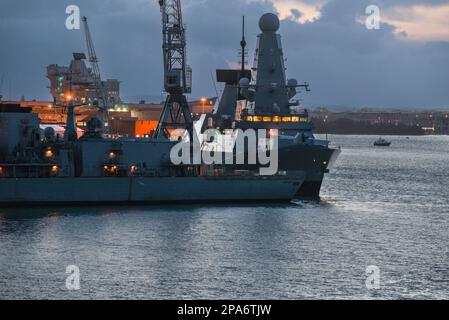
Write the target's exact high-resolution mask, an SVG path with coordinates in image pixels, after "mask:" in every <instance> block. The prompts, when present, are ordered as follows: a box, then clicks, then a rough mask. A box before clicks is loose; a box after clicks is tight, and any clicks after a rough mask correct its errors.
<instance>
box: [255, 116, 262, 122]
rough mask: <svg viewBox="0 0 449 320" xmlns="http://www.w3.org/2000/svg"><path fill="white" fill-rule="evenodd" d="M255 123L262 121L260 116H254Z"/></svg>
mask: <svg viewBox="0 0 449 320" xmlns="http://www.w3.org/2000/svg"><path fill="white" fill-rule="evenodd" d="M253 119H254V122H260V121H262V117H259V116H254V118H253Z"/></svg>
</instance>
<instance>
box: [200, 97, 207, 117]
mask: <svg viewBox="0 0 449 320" xmlns="http://www.w3.org/2000/svg"><path fill="white" fill-rule="evenodd" d="M200 101H201V103H202V106H203V114H204V104H205V103H206V102H207V99H206V98H201V100H200Z"/></svg>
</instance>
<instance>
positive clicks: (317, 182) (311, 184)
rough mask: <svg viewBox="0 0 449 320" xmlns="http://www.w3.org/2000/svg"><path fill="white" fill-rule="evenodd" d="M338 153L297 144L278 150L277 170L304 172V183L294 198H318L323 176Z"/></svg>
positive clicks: (325, 148) (322, 147)
mask: <svg viewBox="0 0 449 320" xmlns="http://www.w3.org/2000/svg"><path fill="white" fill-rule="evenodd" d="M340 153H341V150H340V149H331V148H328V147H324V146H320V145H301V144H298V145H292V146H289V147H285V148H280V149H279V169H280V170H287V171H288V170H300V171H304V172H306V178H305V181H304V183H303V184H302V185H301V187H300V188H299V189H298V191H297V193H296V197H299V198H319V196H320V191H321V186H322V183H323V180H324V175H325V174H326V173H327V172H329V170H330V168H332V166H333V164H334V163H335V161H336V159H337V158H338V156H339V155H340Z"/></svg>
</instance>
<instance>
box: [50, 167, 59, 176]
mask: <svg viewBox="0 0 449 320" xmlns="http://www.w3.org/2000/svg"><path fill="white" fill-rule="evenodd" d="M58 172H59V167H58V166H53V167H51V173H53V174H57V173H58Z"/></svg>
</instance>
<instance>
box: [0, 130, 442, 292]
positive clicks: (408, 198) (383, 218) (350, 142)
mask: <svg viewBox="0 0 449 320" xmlns="http://www.w3.org/2000/svg"><path fill="white" fill-rule="evenodd" d="M376 138H378V137H359V136H335V137H333V140H334V142H335V143H336V144H337V145H342V146H343V153H342V155H341V157H340V158H339V159H338V161H337V163H336V166H335V168H334V170H333V173H332V174H331V175H329V176H328V177H327V178H326V181H325V184H324V186H323V192H322V199H321V200H320V201H300V200H296V201H294V203H292V204H288V205H257V206H249V205H248V206H241V205H236V206H181V207H180V206H154V207H132V208H129V207H116V208H105V207H99V208H90V207H89V208H30V209H26V208H17V209H0V243H1V244H2V245H1V246H0V298H41V299H47V298H50V299H54V298H115V299H128V298H161V299H164V298H212V299H214V298H248V299H254V298H258V299H260V298H275V299H282V298H286V299H295V298H306V299H313V298H327V299H333V298H342V299H348V298H361V299H373V298H374V299H393V298H404V299H414V298H424V299H435V298H449V291H448V290H449V289H448V288H449V251H448V246H447V244H448V243H449V235H448V230H449V228H448V226H449V205H448V200H447V199H448V195H449V194H448V193H449V191H448V190H449V188H448V182H447V180H448V179H447V172H448V171H449V170H448V169H449V164H448V161H447V160H448V154H449V138H448V137H417V138H410V139H409V140H407V139H405V137H393V138H392V140H393V145H392V147H391V148H387V149H383V148H382V149H376V148H373V147H371V145H372V142H373V141H374V140H375V139H376ZM72 264H74V265H77V266H79V268H80V271H81V290H80V291H76V292H71V291H68V290H67V289H66V288H65V278H66V274H65V269H66V267H67V266H68V265H72ZM369 265H376V266H378V267H379V268H380V270H381V284H382V286H381V289H380V290H379V291H376V292H373V291H369V290H367V289H366V286H365V280H366V275H365V270H366V267H367V266H369Z"/></svg>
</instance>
